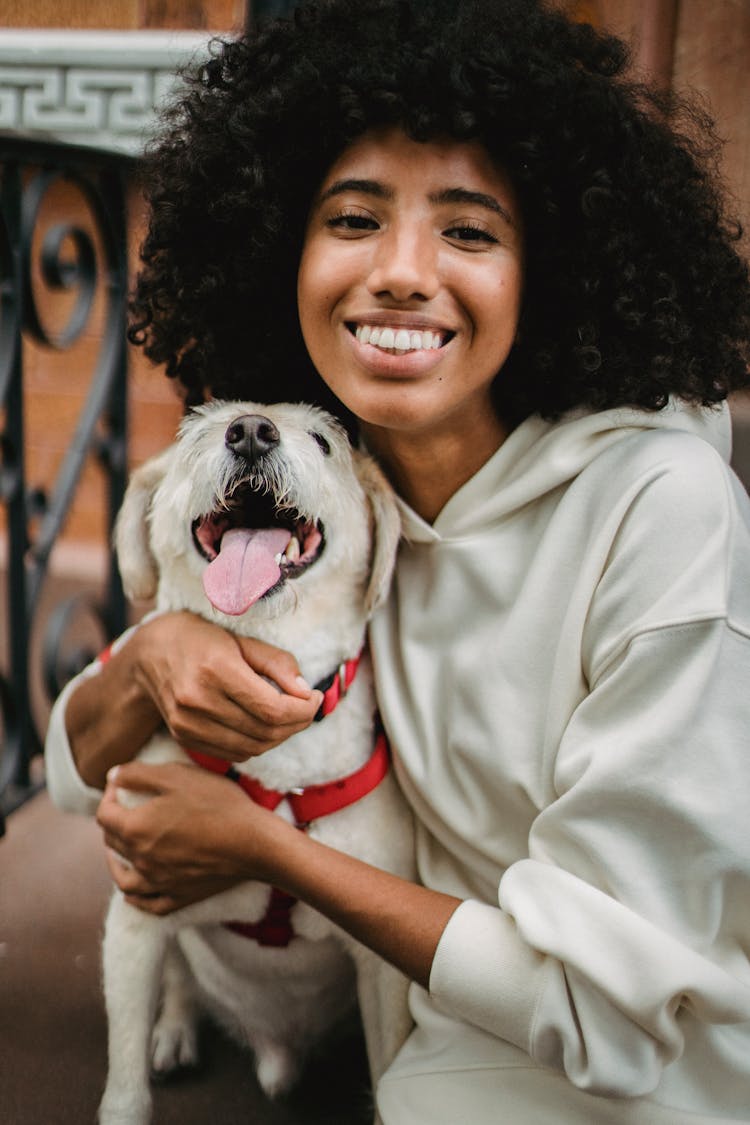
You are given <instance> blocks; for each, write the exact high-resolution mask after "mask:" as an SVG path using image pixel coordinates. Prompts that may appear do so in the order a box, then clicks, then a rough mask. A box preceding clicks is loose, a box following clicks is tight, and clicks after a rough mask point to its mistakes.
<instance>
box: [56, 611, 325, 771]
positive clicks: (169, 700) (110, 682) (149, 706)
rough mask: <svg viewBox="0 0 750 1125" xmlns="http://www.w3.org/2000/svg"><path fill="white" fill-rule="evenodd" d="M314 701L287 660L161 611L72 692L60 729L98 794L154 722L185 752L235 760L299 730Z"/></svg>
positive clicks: (258, 644)
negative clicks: (63, 724)
mask: <svg viewBox="0 0 750 1125" xmlns="http://www.w3.org/2000/svg"><path fill="white" fill-rule="evenodd" d="M269 680H270V681H272V682H271V683H269ZM321 699H322V695H321V693H320V692H318V691H313V690H312V689H311V688H310V687H309V686H308V685H307V684H306V683H305V681H304V680H303V679H302V678H301V676H300V672H299V667H298V665H297V662H296V660H295V659H294V657H293V656H292V655H290V654H289V653H287V652H284V651H282V650H281V649H278V648H274V647H273V645H269V644H265V643H264V642H263V641H258V640H252V639H248V638H244V637H236V636H234V635H233V634H231V633H228V632H227V631H226V630H225V629H222V628H221V627H220V626H219V625H215V624H212V623H211V622H208V621H204V620H203V618H201V617H197V616H195V615H194V614H191V613H166V614H162V615H160V616H158V617H154V618H152V619H151V620H150V621H147V622H145V623H144V624H143V625H141V626H140V627H139V628H138V629H137V630H136V631H135V633H134V634H133V636H132V637H131V638H130V639H129V640H128V641H127V643H126V644H124V645H123V646H122V647H121V648H120V649H119V650H118V651H116V652H115V653H114V654H113V655H112V657H111V659H110V660H109V661H108V663H107V664H106V665H105V666H104V668H103V669H102V670H101V672H100V674H99V675H98V676H92V677H90V678H88V679H85V680H83V681H82V682H81V683H80V684H79V685H78V687H77V688H76V690H75V692H73V694H72V695H71V697H70V699H69V700H68V703H67V708H66V712H65V722H66V726H67V731H68V739H69V741H70V746H71V749H72V752H73V757H74V759H75V762H76V766H77V768H78V772H79V773H80V775H81V777H82V778H83V780H84V781H85V782H86V783H87V784H88V785H91V786H93V787H95V788H97V789H103V788H104V783H105V778H106V774H107V771H108V770H109V769H110V768H111V767H112V766H115V765H119V764H121V763H122V762H127V761H129V760H130V759H131V758H133V757H134V756H135V754H136V753H137V752H138V751H139V750H140V749H141V747H142V746H143V745H144V744H145V743H146V742H147V740H148V739H149V738H150V737H151V735H152V734H154V733H155V732H156V730H157V729H158V728H159V726H160V724H161V723H162V722H164V723H165V724H166V726H167V728H168V729H169V731H170V733H171V734H172V736H173V737H174V738H175V739H176V740H177V741H178V742H180V743H181V744H182V745H184V746H187V747H189V748H190V749H191V750H198V751H201V752H203V753H206V754H213V755H215V756H217V757H220V758H224V759H225V760H226V761H229V762H240V761H245V760H247V759H248V758H250V757H253V756H254V755H256V754H262V753H264V752H265V751H266V750H269V749H270V748H271V747H272V746H277V745H278V744H279V743H281V742H284V741H285V740H286V739H287V738H289V737H290V736H291V735H293V734H296V733H297V732H298V731H301V730H304V729H305V727H307V726H309V724H310V723H311V722H312V720H313V718H314V716H315V713H316V711H317V710H318V707H319V706H320V702H321Z"/></svg>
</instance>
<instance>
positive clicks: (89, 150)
mask: <svg viewBox="0 0 750 1125" xmlns="http://www.w3.org/2000/svg"><path fill="white" fill-rule="evenodd" d="M424 2H425V3H428V2H429V0H424ZM457 2H458V0H457ZM557 2H559V4H560V6H561V7H563V8H564V9H565V10H566V11H568V12H569V13H570V14H572V15H573V16H574V18H577V19H580V20H585V21H587V22H590V23H593V24H594V25H596V26H600V27H607V28H608V29H609V30H611V31H613V32H615V33H616V34H618V35H620V36H621V37H623V38H625V39H626V40H627V41H629V42H630V43H631V45H632V48H633V54H634V59H635V63H636V66H637V68H638V70H639V71H640V73H641V74H642V75H643V76H644V77H646V78H648V79H650V80H651V81H653V82H656V83H657V84H659V85H661V86H662V87H665V88H669V87H674V88H676V89H679V90H681V89H684V88H685V87H692V88H693V89H695V90H697V91H698V92H699V94H700V95H701V96H702V97H703V98H704V99H705V100H706V104H707V106H708V108H709V109H710V111H711V113H712V114H713V116H714V118H715V119H716V122H717V125H718V131H719V133H720V135H721V137H722V138H723V140H724V142H725V143H724V148H723V154H722V162H721V171H722V174H723V176H724V179H725V181H726V184H727V188H728V191H729V192H730V194H731V196H732V198H733V201H734V211H735V213H736V214H737V216H738V217H739V218H740V219H741V220H742V221H743V223H744V225H745V226H747V225H748V224H749V223H750V66H748V58H750V0H711V2H710V3H706V2H705V0H578V2H574V0H557ZM293 6H294V5H293V4H292V3H289V2H288V0H202V2H201V0H106V3H105V2H99V0H0V835H2V830H3V814H4V815H5V826H6V828H7V834H6V836H5V838H4V839H2V840H0V1043H2V1066H1V1067H0V1070H2V1074H1V1075H0V1121H1V1122H2V1123H3V1125H50V1123H51V1122H54V1123H55V1125H60V1123H62V1125H64V1123H66V1122H71V1123H75V1125H81V1123H82V1122H86V1121H93V1119H94V1113H95V1108H96V1104H97V1101H98V1097H99V1092H100V1090H101V1083H102V1079H103V1074H104V1067H105V1065H106V1063H105V1048H104V1034H105V1030H104V1017H103V1011H102V1005H101V999H100V994H99V973H98V941H99V929H100V925H101V918H102V916H103V911H104V907H105V903H106V899H107V895H108V878H107V875H106V873H105V869H104V864H103V861H102V856H101V850H100V845H99V840H98V834H97V830H96V827H95V825H94V824H93V823H91V822H88V821H83V820H80V819H79V818H75V817H66V816H64V815H63V814H60V813H57V812H56V810H54V809H52V808H51V806H50V805H49V802H48V801H47V798H46V794H44V792H43V769H42V761H41V755H40V747H41V743H42V740H43V737H44V730H45V727H46V722H47V716H48V714H49V708H50V703H51V700H52V699H53V698H54V696H55V694H56V693H57V691H59V689H60V687H61V686H62V684H63V683H64V682H65V681H66V679H67V678H69V676H70V675H71V674H72V673H73V672H75V671H76V670H77V669H79V668H80V667H81V666H83V664H85V663H86V662H87V661H88V660H89V659H90V658H91V657H92V656H93V655H94V654H95V653H96V652H97V651H98V650H99V649H100V648H101V647H102V646H103V644H104V643H105V640H106V638H107V637H108V636H110V635H113V634H116V633H117V632H119V631H120V630H121V629H122V627H123V625H124V623H125V621H126V619H128V618H129V617H130V616H131V614H132V611H130V610H128V609H127V608H126V607H125V605H124V601H123V598H122V592H121V589H120V588H119V582H118V579H117V575H116V571H115V569H114V567H113V564H112V559H111V554H110V550H109V540H110V532H111V523H112V519H113V513H114V511H115V510H116V508H117V506H118V504H119V501H120V499H121V496H122V491H123V488H124V483H125V479H126V474H127V471H128V468H129V467H132V466H134V465H136V464H138V463H140V462H142V461H143V460H145V459H146V458H147V457H149V456H150V455H151V454H152V453H154V452H156V451H157V450H158V449H160V448H162V447H163V446H164V445H166V444H167V443H168V442H169V441H171V439H172V436H173V434H174V429H175V426H176V424H177V422H178V420H179V417H180V414H181V405H180V403H179V401H178V399H177V397H176V394H175V392H174V390H173V388H172V386H171V383H170V382H169V381H168V380H167V379H166V378H165V377H164V376H163V374H162V373H161V372H160V371H159V370H156V369H154V368H152V367H151V366H150V365H149V364H148V363H147V362H145V361H144V359H143V357H142V356H141V355H140V353H139V352H137V351H135V350H133V349H130V348H129V347H128V346H127V345H126V343H125V338H124V303H125V296H126V292H127V289H128V287H129V285H130V283H131V281H132V277H133V273H134V270H135V268H136V266H137V254H138V246H139V243H140V241H141V238H142V234H143V229H144V227H143V204H142V200H141V197H140V194H139V190H138V184H137V172H138V156H139V153H140V152H141V151H142V148H143V144H144V142H145V140H146V139H147V138H148V136H149V135H150V133H151V131H152V130H153V128H154V122H155V116H156V113H157V112H158V107H159V105H160V103H161V102H163V100H164V98H165V97H167V96H168V95H169V92H170V90H171V89H172V88H173V86H174V83H175V82H176V81H177V79H176V73H177V71H178V69H179V68H180V67H182V66H184V65H185V64H186V63H188V62H189V61H190V60H192V59H195V58H196V57H197V58H200V57H201V56H202V55H204V54H205V53H206V52H207V50H208V43H209V40H210V38H211V37H212V36H213V35H217V34H218V35H234V34H237V33H239V32H240V31H242V30H243V29H245V28H252V27H253V26H255V25H257V24H258V23H260V22H262V21H263V20H265V19H267V18H269V17H271V16H275V15H279V14H284V13H285V12H287V11H288V10H290V9H291V8H292V7H293ZM186 237H189V232H186ZM746 245H747V243H746ZM685 252H686V253H689V252H690V248H689V247H686V248H685ZM731 406H732V414H733V423H734V436H735V452H734V464H735V467H736V469H737V471H738V473H739V474H740V476H741V477H742V479H743V481H744V483H745V485H746V487H747V486H748V485H750V398H748V397H747V396H740V397H738V398H736V399H735V400H734V401H733V402H732V404H731ZM31 797H34V799H33V800H31V799H30V798H31ZM350 1031H351V1029H350ZM209 1048H210V1049H209V1057H210V1061H211V1066H212V1076H211V1078H210V1080H208V1084H206V1082H203V1081H201V1080H200V1078H198V1077H193V1078H192V1079H188V1081H187V1083H186V1084H182V1085H181V1086H180V1087H179V1088H177V1089H176V1090H175V1089H174V1088H172V1089H171V1090H168V1091H163V1092H159V1094H158V1095H157V1106H158V1109H159V1120H160V1122H162V1125H171V1123H172V1122H174V1123H175V1125H176V1123H177V1122H180V1123H181V1125H184V1123H188V1122H192V1121H195V1122H206V1121H208V1120H220V1121H222V1122H223V1123H224V1125H234V1123H235V1122H240V1121H244V1120H250V1119H251V1118H252V1119H253V1120H257V1121H259V1122H261V1121H262V1122H263V1123H264V1125H295V1123H299V1125H302V1123H306V1125H311V1123H313V1122H320V1123H321V1125H337V1123H338V1122H341V1123H342V1125H343V1123H344V1122H345V1123H346V1125H356V1123H357V1122H360V1121H362V1122H364V1121H367V1120H368V1117H369V1109H368V1104H367V1093H366V1078H365V1068H364V1062H363V1055H362V1050H361V1041H360V1040H359V1037H358V1034H357V1031H356V1028H355V1029H354V1030H353V1031H351V1034H348V1035H346V1036H344V1038H343V1039H342V1040H341V1041H340V1042H339V1043H338V1044H337V1045H336V1047H335V1051H336V1053H337V1054H336V1058H335V1060H334V1061H333V1062H331V1061H330V1060H329V1061H328V1062H327V1063H326V1062H325V1061H323V1063H322V1064H320V1065H319V1066H318V1067H317V1070H316V1077H314V1078H308V1079H307V1080H306V1083H303V1086H302V1088H301V1091H300V1093H299V1095H298V1096H296V1097H295V1099H293V1100H292V1102H290V1103H288V1104H287V1103H285V1104H282V1105H276V1106H274V1107H269V1106H268V1104H267V1103H265V1102H264V1101H263V1099H262V1097H261V1095H260V1093H259V1091H258V1090H257V1087H256V1086H255V1085H254V1080H253V1078H252V1075H251V1073H250V1071H249V1069H248V1066H247V1060H246V1058H244V1057H243V1056H241V1055H240V1054H239V1053H238V1052H237V1051H236V1050H234V1049H233V1048H232V1047H231V1045H228V1044H226V1043H221V1042H220V1041H219V1042H218V1043H217V1042H216V1041H215V1040H213V1039H212V1040H211V1043H210V1044H209ZM253 1107H255V1108H254V1109H253ZM253 1114H254V1116H253Z"/></svg>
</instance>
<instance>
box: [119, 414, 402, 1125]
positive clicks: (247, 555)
mask: <svg viewBox="0 0 750 1125" xmlns="http://www.w3.org/2000/svg"><path fill="white" fill-rule="evenodd" d="M398 538H399V520H398V514H397V509H396V506H395V503H394V500H393V496H392V493H391V492H390V489H389V487H388V485H387V483H386V482H385V480H384V478H383V476H382V474H381V473H380V471H379V469H378V468H377V466H376V465H375V464H374V462H373V461H372V460H371V459H370V458H367V457H365V456H363V455H361V454H359V453H357V452H353V451H352V450H351V448H350V446H349V443H348V440H347V438H346V436H345V434H344V433H343V431H342V430H341V428H340V427H339V426H338V424H337V423H336V422H335V421H334V420H333V419H332V418H331V417H330V416H329V415H327V414H325V413H324V412H323V411H320V410H317V409H315V408H313V407H308V406H302V405H289V404H283V405H277V406H273V407H271V406H260V405H258V404H257V403H227V402H224V403H214V404H210V405H207V406H204V407H199V408H198V409H196V410H195V411H194V412H193V413H192V414H191V415H190V416H189V417H187V418H186V420H185V421H184V423H183V425H182V427H181V431H180V435H179V440H178V441H177V442H176V443H175V444H174V445H173V446H171V447H170V448H169V449H167V450H166V451H165V452H163V453H162V454H160V455H159V456H157V457H155V458H153V459H152V460H151V461H149V462H148V463H147V464H145V465H143V466H142V467H141V468H140V469H139V470H138V471H137V472H136V473H135V474H134V475H133V478H132V480H131V483H130V486H129V488H128V491H127V494H126V497H125V502H124V504H123V508H122V511H121V513H120V516H119V519H118V524H117V530H116V544H117V551H118V556H119V561H120V567H121V571H122V575H123V580H124V583H125V587H126V590H127V591H128V593H129V595H130V596H132V597H137V598H144V597H151V596H153V595H154V594H156V604H157V609H158V610H163V611H167V610H177V609H188V610H191V611H193V612H194V613H198V614H201V615H203V616H204V617H207V618H209V619H210V620H212V621H217V622H219V623H220V624H221V625H223V626H225V627H226V628H228V629H231V630H233V631H235V632H238V633H241V634H243V635H246V636H253V637H258V638H260V639H262V640H266V641H269V642H271V643H273V644H275V645H278V646H280V647H281V648H285V649H287V650H289V651H290V652H292V653H294V654H295V656H296V658H297V660H298V662H299V665H300V669H301V672H302V674H303V675H304V676H305V678H306V679H307V680H308V682H309V683H312V684H316V685H317V684H319V683H321V682H325V681H329V682H330V681H331V680H332V681H333V683H332V686H331V688H330V689H329V690H328V692H327V695H326V700H327V702H326V704H325V705H324V708H323V710H324V711H325V712H326V715H325V718H323V720H322V721H321V722H315V723H313V724H312V725H311V726H310V727H309V728H308V729H307V730H305V731H303V732H301V733H300V734H297V735H295V736H293V737H292V738H290V739H288V740H287V741H286V742H285V743H283V744H282V745H281V746H278V747H275V748H274V749H272V750H270V751H268V752H267V753H265V754H263V755H261V756H259V757H254V758H251V759H250V760H249V761H247V762H246V763H244V764H243V765H240V766H238V767H237V768H236V770H233V771H232V772H231V774H230V776H231V777H232V778H233V779H234V780H236V781H238V782H239V783H241V784H242V785H243V788H246V789H248V790H252V792H253V793H254V794H255V796H256V798H258V795H259V793H264V792H265V793H267V792H268V791H271V792H272V793H275V794H276V796H275V797H273V800H278V801H281V804H280V806H279V811H280V812H281V813H283V812H284V810H286V815H291V816H292V817H293V818H296V820H297V821H306V822H307V821H309V822H310V823H309V827H307V830H308V831H309V832H310V834H311V836H314V837H316V838H317V839H319V840H321V841H323V842H325V843H327V844H329V845H331V846H332V847H335V848H338V849H340V850H345V851H347V852H349V853H350V854H352V855H355V856H358V857H359V858H361V859H363V860H365V861H367V862H369V863H373V864H376V865H377V866H379V867H382V868H385V869H388V870H390V871H393V872H395V873H398V874H400V875H403V876H405V877H407V878H412V877H413V874H414V868H413V845H412V836H411V821H410V816H409V813H408V812H407V810H406V807H405V806H404V804H403V801H402V798H401V796H400V793H399V791H398V789H397V785H396V782H395V779H394V777H393V773H392V771H390V770H388V763H387V756H386V750H385V747H384V744H383V740H382V739H379V738H378V735H377V729H376V715H375V704H374V695H373V688H372V675H371V669H370V665H369V661H368V657H367V654H366V652H362V649H363V644H364V637H365V627H366V622H367V618H368V616H369V615H370V614H371V613H372V611H373V609H374V608H375V607H376V606H377V605H378V604H379V603H380V602H381V601H382V600H383V598H384V596H385V595H386V593H387V590H388V586H389V582H390V577H391V573H392V568H393V563H394V558H395V552H396V546H397V542H398ZM360 653H362V655H361V659H359V663H358V665H357V659H358V658H359V657H360ZM332 673H333V675H331V674H332ZM339 697H340V702H339V703H338V706H335V704H336V700H337V699H338V698H339ZM332 707H333V709H332V710H330V709H331V708H332ZM329 710H330V713H327V712H328V711H329ZM140 757H142V758H145V759H146V760H149V761H172V760H183V761H190V758H189V757H188V756H187V754H186V753H185V752H184V751H183V750H182V749H181V748H180V747H179V746H177V745H176V743H175V742H174V741H173V740H172V739H171V738H169V737H168V736H167V735H166V734H162V735H157V736H156V737H155V738H153V739H152V740H151V742H150V743H149V744H148V746H147V747H146V748H145V749H144V750H143V751H142V753H141V755H140ZM199 764H202V765H207V766H209V768H217V769H218V768H222V766H221V763H217V762H216V760H208V759H202V760H201V761H200V762H199ZM224 768H225V767H224ZM248 779H252V780H248ZM339 782H341V784H339ZM328 783H334V784H330V785H329V784H328ZM254 787H255V788H254ZM316 787H319V788H316ZM368 789H369V790H371V791H369V792H367V793H366V795H364V796H360V794H361V792H362V791H366V790H368ZM331 793H333V794H334V797H336V800H334V802H333V805H330V801H329V798H330V796H331ZM132 797H133V795H132V794H130V795H127V794H124V793H122V791H121V799H122V800H123V803H126V802H127V801H128V800H131V803H132ZM357 798H359V799H357ZM350 800H351V801H354V803H351V804H349V803H347V802H348V801H350ZM340 805H343V807H338V806H340ZM329 806H330V807H329ZM290 810H291V811H290ZM331 810H334V811H331ZM326 814H327V815H326ZM227 924H229V925H227ZM275 942H281V943H282V944H280V945H276V944H274V943H275ZM286 942H288V944H284V943H286ZM103 959H104V988H105V997H106V1004H107V1015H108V1020H109V1075H108V1080H107V1086H106V1090H105V1092H104V1097H103V1099H102V1103H101V1106H100V1110H99V1119H100V1122H101V1125H145V1123H146V1122H148V1121H149V1120H150V1116H151V1096H150V1092H149V1069H150V1068H153V1070H154V1071H156V1072H162V1073H163V1072H166V1071H169V1070H171V1069H173V1068H175V1067H178V1066H182V1065H189V1064H191V1063H193V1062H195V1060H196V1017H197V1014H198V1011H199V1010H202V1011H208V1012H209V1013H210V1014H211V1015H212V1016H213V1017H214V1018H215V1019H217V1020H218V1021H219V1022H220V1023H221V1024H222V1025H223V1026H224V1027H225V1028H227V1029H228V1030H229V1031H230V1033H232V1034H233V1035H234V1036H235V1037H237V1038H238V1039H239V1040H240V1041H241V1042H242V1043H244V1044H247V1045H249V1046H250V1047H251V1048H252V1050H253V1051H254V1053H255V1059H256V1070H257V1076H258V1080H259V1082H260V1084H261V1086H262V1087H263V1089H264V1090H265V1091H266V1093H267V1094H268V1095H269V1096H273V1095H275V1094H278V1093H281V1092H283V1091H285V1090H287V1089H288V1088H289V1087H290V1086H291V1085H292V1084H293V1082H294V1081H295V1079H296V1078H297V1076H298V1074H299V1071H300V1068H301V1065H302V1063H303V1062H304V1059H305V1056H306V1053H307V1051H308V1049H309V1048H310V1046H311V1045H312V1044H313V1043H314V1042H316V1041H317V1040H318V1039H319V1038H320V1037H321V1036H322V1035H323V1034H324V1033H325V1032H326V1031H327V1030H328V1029H329V1028H330V1027H332V1025H333V1024H334V1023H335V1022H336V1021H337V1020H338V1019H339V1018H341V1016H342V1015H343V1014H344V1013H345V1012H346V1011H347V1010H348V1008H349V1007H350V1006H351V1004H352V1003H353V998H354V996H355V991H354V980H355V976H356V995H358V998H359V1003H360V1007H361V1011H362V1018H363V1025H364V1028H365V1039H366V1043H367V1050H368V1057H369V1062H370V1069H371V1072H372V1075H373V1080H376V1079H377V1077H378V1076H379V1075H380V1074H381V1073H382V1071H383V1070H384V1069H385V1067H386V1066H387V1065H388V1063H389V1062H390V1061H391V1059H392V1058H393V1056H394V1055H395V1053H396V1051H397V1050H398V1048H399V1046H400V1045H401V1043H402V1042H403V1040H404V1039H405V1037H406V1035H407V1033H408V1030H409V1017H408V1012H407V1007H406V988H407V982H406V980H405V978H404V977H403V976H402V975H401V974H400V973H397V972H396V970H395V969H393V968H392V967H391V966H389V965H387V964H386V963H385V962H384V961H382V960H381V959H380V958H378V957H376V956H375V955H374V954H372V953H370V952H369V951H368V950H366V949H364V947H363V946H361V945H358V944H357V943H356V942H354V941H353V939H351V938H349V937H347V935H345V934H344V933H343V932H342V931H340V930H339V929H338V928H337V927H335V926H334V925H333V924H332V923H330V922H328V921H327V920H326V919H325V918H323V917H322V916H321V915H319V914H317V913H316V912H315V911H313V910H312V909H311V908H309V907H308V906H306V905H304V904H303V903H296V904H295V903H293V900H292V901H291V902H290V901H289V900H288V899H287V897H286V896H283V895H282V894H281V892H278V891H271V890H270V889H269V888H268V887H266V886H264V885H262V884H259V883H245V884H243V885H241V886H239V887H237V888H235V889H233V890H231V891H227V892H224V893H222V894H219V895H216V896H214V897H213V898H211V899H208V900H207V901H205V902H202V903H198V904H196V905H194V906H189V907H187V908H185V909H183V910H180V911H177V912H175V913H173V914H171V915H169V916H166V917H163V918H160V917H155V916H152V915H148V914H145V913H143V912H140V911H138V910H137V909H135V908H133V907H131V906H129V905H128V904H127V903H125V901H124V900H123V897H122V895H121V894H120V893H119V891H116V892H115V894H114V897H113V899H112V902H111V905H110V909H109V914H108V917H107V923H106V929H105V938H104V957H103ZM353 963H354V965H355V966H356V972H355V971H354V969H353Z"/></svg>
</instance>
